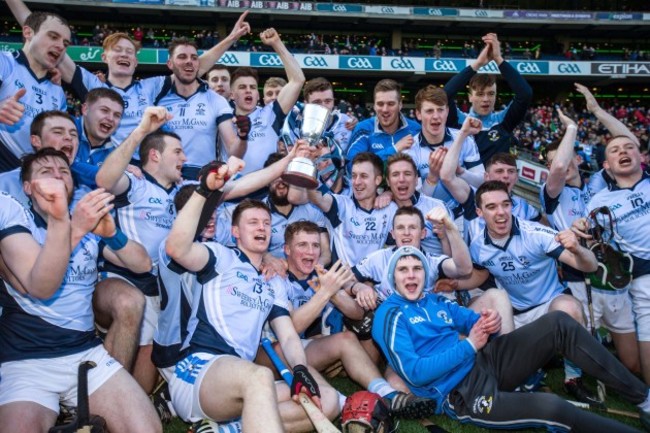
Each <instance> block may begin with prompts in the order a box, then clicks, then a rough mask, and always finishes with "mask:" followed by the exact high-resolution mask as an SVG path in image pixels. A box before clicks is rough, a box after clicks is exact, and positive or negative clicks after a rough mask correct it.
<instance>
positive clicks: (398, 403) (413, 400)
mask: <svg viewBox="0 0 650 433" xmlns="http://www.w3.org/2000/svg"><path fill="white" fill-rule="evenodd" d="M385 400H386V405H387V406H388V408H389V409H390V414H391V415H392V416H394V417H396V418H406V419H422V418H428V417H430V416H432V415H433V414H434V413H435V411H436V402H435V400H431V399H429V398H423V397H416V396H414V395H413V394H406V393H405V392H401V391H397V392H395V393H392V394H389V395H388V396H386V397H385Z"/></svg>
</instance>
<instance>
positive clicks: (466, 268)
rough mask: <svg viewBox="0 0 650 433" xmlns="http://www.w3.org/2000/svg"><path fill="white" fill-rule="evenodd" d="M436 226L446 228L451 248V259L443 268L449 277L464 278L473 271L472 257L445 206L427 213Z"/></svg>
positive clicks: (427, 216) (444, 262)
mask: <svg viewBox="0 0 650 433" xmlns="http://www.w3.org/2000/svg"><path fill="white" fill-rule="evenodd" d="M426 218H427V220H429V221H431V222H432V223H433V225H434V227H438V228H439V229H440V230H444V231H445V232H446V235H447V240H448V241H449V247H450V249H451V254H449V256H450V257H451V260H445V261H443V262H442V270H443V271H444V273H445V275H446V276H447V277H449V278H464V277H467V276H469V275H470V274H471V273H472V259H471V257H470V255H469V250H468V249H467V245H466V244H465V241H464V240H463V237H462V236H461V234H460V233H459V232H458V228H457V227H456V224H454V222H453V221H452V220H451V218H449V214H448V213H447V211H446V210H445V209H443V208H440V207H437V208H434V209H433V210H432V211H431V212H429V213H428V214H427V215H426Z"/></svg>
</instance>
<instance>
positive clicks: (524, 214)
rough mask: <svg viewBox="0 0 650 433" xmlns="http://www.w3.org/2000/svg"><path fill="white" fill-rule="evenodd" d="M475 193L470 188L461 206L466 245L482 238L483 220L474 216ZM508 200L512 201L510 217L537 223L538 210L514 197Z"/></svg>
mask: <svg viewBox="0 0 650 433" xmlns="http://www.w3.org/2000/svg"><path fill="white" fill-rule="evenodd" d="M475 192H476V191H475V190H474V188H471V192H470V195H469V196H468V198H467V202H465V204H464V205H463V218H464V221H463V227H464V232H465V240H466V241H467V243H469V242H470V241H471V240H472V239H475V238H476V237H478V236H482V235H483V230H484V229H485V220H484V219H483V218H482V217H480V216H478V215H477V214H476V204H475V201H474V193H475ZM510 199H511V200H512V216H514V217H516V218H518V219H520V220H524V221H533V222H538V221H539V220H540V219H541V218H542V215H541V214H540V213H539V210H538V209H537V208H535V207H534V206H532V205H531V204H530V203H528V201H527V200H525V199H523V198H521V197H518V196H516V195H511V196H510Z"/></svg>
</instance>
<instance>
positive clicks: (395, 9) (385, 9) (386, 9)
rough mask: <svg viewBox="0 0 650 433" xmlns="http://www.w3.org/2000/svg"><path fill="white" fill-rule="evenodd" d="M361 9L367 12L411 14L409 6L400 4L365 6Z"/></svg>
mask: <svg viewBox="0 0 650 433" xmlns="http://www.w3.org/2000/svg"><path fill="white" fill-rule="evenodd" d="M363 10H364V11H365V12H367V13H369V14H382V15H411V8H405V7H400V6H366V7H364V8H363Z"/></svg>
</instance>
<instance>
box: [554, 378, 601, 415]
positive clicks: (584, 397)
mask: <svg viewBox="0 0 650 433" xmlns="http://www.w3.org/2000/svg"><path fill="white" fill-rule="evenodd" d="M564 390H565V391H566V393H567V394H569V395H571V396H572V397H573V398H575V399H576V400H578V401H579V402H581V403H587V404H588V405H590V406H593V407H595V408H604V407H605V402H604V401H602V400H600V399H599V398H598V397H597V396H595V395H594V394H593V393H592V392H591V391H589V389H587V387H586V386H585V385H584V383H582V378H581V377H575V378H573V379H569V380H567V381H566V382H564Z"/></svg>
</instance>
